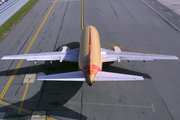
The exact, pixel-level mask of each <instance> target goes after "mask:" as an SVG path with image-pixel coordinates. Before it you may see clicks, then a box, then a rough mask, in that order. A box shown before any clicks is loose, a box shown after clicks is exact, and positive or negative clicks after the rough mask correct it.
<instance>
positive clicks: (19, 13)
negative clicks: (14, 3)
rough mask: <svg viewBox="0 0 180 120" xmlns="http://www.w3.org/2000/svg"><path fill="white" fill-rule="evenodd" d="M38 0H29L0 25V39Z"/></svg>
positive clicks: (0, 39)
mask: <svg viewBox="0 0 180 120" xmlns="http://www.w3.org/2000/svg"><path fill="white" fill-rule="evenodd" d="M37 2H38V0H29V1H28V2H27V3H26V4H25V5H24V6H23V7H21V9H19V10H18V11H17V12H16V13H15V14H14V15H12V16H11V17H10V18H9V19H8V20H7V21H6V22H5V23H4V24H2V25H1V26H0V41H2V40H3V39H4V38H5V37H6V35H7V34H8V33H9V32H10V31H11V30H12V29H13V28H14V26H15V25H16V24H17V23H18V22H19V21H20V20H21V19H22V18H23V17H24V16H25V15H26V14H27V13H28V12H29V11H30V10H31V8H32V7H33V6H34V5H35V4H36V3H37Z"/></svg>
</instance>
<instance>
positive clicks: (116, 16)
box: [110, 3, 118, 18]
mask: <svg viewBox="0 0 180 120" xmlns="http://www.w3.org/2000/svg"><path fill="white" fill-rule="evenodd" d="M110 5H111V8H112V9H113V11H114V14H115V15H116V17H117V18H118V15H117V13H116V11H115V10H114V8H113V6H112V4H111V3H110Z"/></svg>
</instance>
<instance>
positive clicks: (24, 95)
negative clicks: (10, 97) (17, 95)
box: [18, 79, 30, 114]
mask: <svg viewBox="0 0 180 120" xmlns="http://www.w3.org/2000/svg"><path fill="white" fill-rule="evenodd" d="M29 83H30V79H29V80H28V83H27V85H26V89H25V91H24V94H23V98H22V101H21V105H20V107H19V111H18V113H19V114H20V113H21V109H22V106H23V103H24V99H25V97H26V93H27V90H28V87H29Z"/></svg>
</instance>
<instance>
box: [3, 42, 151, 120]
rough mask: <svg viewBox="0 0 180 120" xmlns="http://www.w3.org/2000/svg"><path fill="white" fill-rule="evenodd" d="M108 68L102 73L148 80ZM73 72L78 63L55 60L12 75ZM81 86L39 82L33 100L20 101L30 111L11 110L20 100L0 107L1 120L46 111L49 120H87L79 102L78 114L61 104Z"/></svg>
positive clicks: (19, 117)
mask: <svg viewBox="0 0 180 120" xmlns="http://www.w3.org/2000/svg"><path fill="white" fill-rule="evenodd" d="M71 45H72V46H71ZM73 45H74V44H67V45H66V46H68V47H69V46H71V47H70V49H72V47H73ZM76 45H78V44H76ZM63 46H64V45H63ZM59 48H60V47H59ZM59 48H58V49H59ZM58 49H57V50H58ZM108 67H109V69H103V70H107V71H110V72H116V73H124V74H132V75H139V76H143V77H145V78H151V77H150V76H149V75H147V74H144V73H139V72H135V71H131V70H127V69H123V68H118V67H114V66H110V65H109V66H108ZM14 70H15V69H11V70H7V71H1V72H0V76H11V75H12V73H13V71H14ZM77 70H78V63H70V62H62V63H59V61H55V62H53V63H52V64H50V62H45V63H44V64H41V65H35V66H29V67H23V68H19V69H18V72H17V73H16V75H25V74H32V73H36V74H39V73H42V72H43V73H44V74H46V75H48V74H56V73H64V72H72V71H77ZM82 85H83V82H62V81H54V82H51V81H43V83H42V86H41V88H40V90H39V91H38V92H37V93H36V94H35V95H34V96H33V97H31V98H29V99H26V100H25V101H24V104H23V108H24V109H26V110H28V111H30V113H27V112H23V111H22V112H21V114H18V110H17V109H14V107H12V106H17V107H19V106H20V104H21V102H22V101H19V102H15V103H10V104H9V105H6V106H4V107H1V108H0V111H1V112H6V116H5V118H6V119H10V120H11V119H13V120H21V119H22V120H24V119H30V117H31V115H32V111H46V114H47V115H48V116H50V117H51V116H52V118H53V119H57V120H59V119H62V118H63V117H64V118H71V119H77V120H87V117H86V116H84V115H82V105H81V101H78V102H79V104H80V105H79V108H78V111H79V112H76V111H74V110H71V109H69V108H67V107H65V106H64V105H65V103H67V102H68V101H69V100H70V99H71V98H72V97H73V96H74V95H76V94H77V92H78V91H79V90H80V88H81V86H82ZM29 91H30V90H29ZM22 94H23V93H22ZM12 99H13V98H12ZM1 101H2V102H6V103H9V102H8V100H6V99H5V98H4V99H2V100H1ZM38 114H40V116H41V112H40V113H38ZM42 114H43V113H42Z"/></svg>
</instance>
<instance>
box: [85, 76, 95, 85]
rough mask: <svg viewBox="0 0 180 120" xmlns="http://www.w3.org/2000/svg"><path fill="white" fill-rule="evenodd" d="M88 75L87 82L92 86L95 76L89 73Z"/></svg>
mask: <svg viewBox="0 0 180 120" xmlns="http://www.w3.org/2000/svg"><path fill="white" fill-rule="evenodd" d="M86 77H87V79H88V80H87V81H86V82H87V84H88V85H89V86H91V85H92V84H93V82H94V76H93V75H87V76H86Z"/></svg>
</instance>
